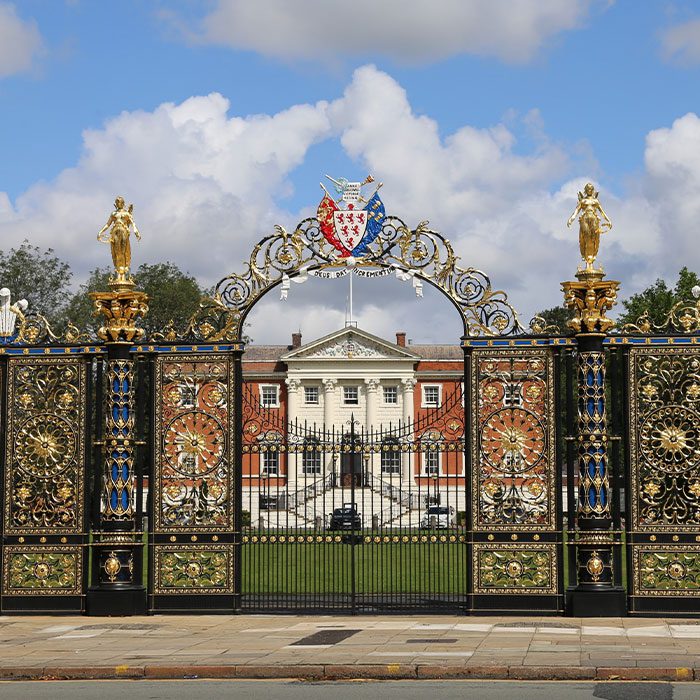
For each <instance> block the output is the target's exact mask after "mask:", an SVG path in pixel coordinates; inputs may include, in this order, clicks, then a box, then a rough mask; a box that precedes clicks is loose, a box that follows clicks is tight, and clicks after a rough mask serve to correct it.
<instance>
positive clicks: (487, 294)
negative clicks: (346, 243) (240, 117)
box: [154, 216, 524, 342]
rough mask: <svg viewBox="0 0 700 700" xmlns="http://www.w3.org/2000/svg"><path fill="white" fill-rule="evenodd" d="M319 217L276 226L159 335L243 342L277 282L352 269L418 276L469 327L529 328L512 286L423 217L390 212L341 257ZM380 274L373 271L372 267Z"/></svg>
mask: <svg viewBox="0 0 700 700" xmlns="http://www.w3.org/2000/svg"><path fill="white" fill-rule="evenodd" d="M322 229H323V224H322V223H321V222H320V221H319V219H318V218H316V217H310V218H307V219H304V220H303V221H301V222H300V223H299V224H298V225H297V226H296V228H295V229H294V231H293V232H292V233H288V232H287V231H286V230H285V229H284V228H283V227H282V226H279V225H276V226H275V233H273V234H271V235H268V236H265V237H264V238H262V239H261V240H260V241H259V243H258V244H257V245H256V246H255V248H254V249H253V251H252V253H251V255H250V258H249V259H248V261H247V262H246V263H244V265H245V268H244V270H243V272H241V273H232V274H230V275H228V276H226V277H224V278H223V279H222V280H221V281H220V282H219V283H218V284H217V285H216V289H215V294H214V296H213V298H210V299H205V300H203V302H202V304H201V307H200V309H199V311H198V312H197V314H195V316H194V317H193V318H192V319H191V321H190V323H189V325H188V327H187V328H186V329H185V330H184V332H178V330H177V329H175V328H174V327H172V326H171V327H168V328H166V329H164V330H163V332H161V333H159V334H157V337H155V338H154V340H176V339H181V338H182V339H186V340H195V341H198V342H202V341H208V342H211V341H219V342H221V341H223V342H240V341H241V340H242V338H243V331H242V329H243V323H244V321H245V319H246V317H247V315H248V314H249V313H250V311H251V310H252V308H253V307H254V306H255V304H256V303H257V302H258V301H260V300H261V299H262V298H263V297H264V296H265V295H266V294H267V293H268V292H270V291H271V290H272V289H274V288H275V287H277V286H278V285H283V286H286V285H288V284H289V282H290V280H292V279H295V278H297V279H298V278H300V277H302V278H304V277H306V276H307V275H316V276H320V277H339V276H343V275H345V274H348V273H352V272H353V271H355V270H357V271H363V272H365V275H366V276H369V277H371V276H375V275H376V276H383V275H389V274H392V273H394V272H395V273H396V275H397V277H399V278H400V279H404V280H408V279H412V278H415V279H417V280H420V281H424V282H426V283H428V284H430V285H431V286H433V287H435V288H436V289H437V290H438V291H439V292H441V293H442V294H443V295H444V296H445V297H447V299H449V301H450V302H451V303H452V305H453V306H454V307H455V308H456V309H457V311H458V313H459V315H460V318H461V319H462V324H463V334H464V335H469V336H472V337H484V336H485V337H493V336H504V335H513V334H517V333H521V332H523V330H524V329H523V327H522V325H521V323H520V319H519V317H518V314H517V312H516V310H515V309H514V308H513V306H512V305H511V304H510V303H509V301H508V297H507V295H506V293H505V292H504V291H502V290H495V289H493V288H492V286H491V280H490V279H489V277H488V276H487V275H486V274H485V273H483V272H482V271H480V270H477V269H476V268H474V267H467V268H462V267H460V266H459V265H458V262H459V256H457V255H456V254H455V251H454V248H453V246H452V244H451V243H450V241H449V240H448V239H447V238H445V237H444V236H443V235H442V234H441V233H438V232H437V231H433V230H432V229H430V228H428V222H427V221H421V222H420V223H419V224H418V225H417V226H416V227H415V228H414V229H410V228H409V227H408V226H407V225H406V224H405V223H404V222H403V221H402V220H401V219H399V218H398V217H395V216H386V217H384V218H383V220H382V226H381V228H380V229H379V231H378V234H377V235H376V237H375V238H374V239H373V240H372V242H371V243H368V244H367V245H365V246H363V248H364V250H363V253H362V255H361V256H359V257H353V256H352V255H347V256H342V255H341V254H339V252H338V250H337V248H336V247H334V245H332V244H331V243H330V242H329V240H328V239H327V238H326V237H325V236H324V233H323V230H322ZM373 273H374V274H373Z"/></svg>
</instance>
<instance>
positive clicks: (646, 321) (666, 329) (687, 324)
mask: <svg viewBox="0 0 700 700" xmlns="http://www.w3.org/2000/svg"><path fill="white" fill-rule="evenodd" d="M620 332H621V333H623V334H635V333H637V334H641V335H652V334H663V333H681V334H687V335H690V334H693V333H698V332H700V299H698V301H696V302H694V303H693V302H690V301H679V302H678V303H677V304H675V305H674V306H673V308H672V309H671V310H670V311H669V312H668V314H666V317H665V318H664V319H663V320H662V321H661V322H660V323H654V321H653V320H652V319H651V317H650V316H649V312H648V311H645V312H644V313H643V314H642V315H641V316H640V317H639V318H638V319H637V320H636V321H635V322H634V323H626V324H625V325H624V326H623V327H622V328H621V329H620Z"/></svg>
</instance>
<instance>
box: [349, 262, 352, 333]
mask: <svg viewBox="0 0 700 700" xmlns="http://www.w3.org/2000/svg"><path fill="white" fill-rule="evenodd" d="M349 276H350V325H352V278H353V271H352V270H350V275H349Z"/></svg>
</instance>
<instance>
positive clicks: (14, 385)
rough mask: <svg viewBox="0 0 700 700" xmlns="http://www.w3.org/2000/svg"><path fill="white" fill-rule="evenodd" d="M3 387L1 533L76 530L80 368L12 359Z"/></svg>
mask: <svg viewBox="0 0 700 700" xmlns="http://www.w3.org/2000/svg"><path fill="white" fill-rule="evenodd" d="M8 383H9V395H8V408H9V411H8V430H7V452H6V454H7V455H8V464H7V468H6V472H5V512H4V518H5V532H6V533H13V534H25V533H28V534H33V533H36V534H40V533H47V532H67V533H70V532H80V531H81V528H82V512H83V496H82V494H83V489H84V477H85V474H84V469H85V466H84V453H85V438H84V435H83V422H84V420H85V418H84V410H85V386H84V383H85V377H84V368H83V366H82V364H81V363H80V362H79V361H76V360H57V359H53V358H41V359H39V358H36V359H34V358H33V359H31V360H24V359H18V360H12V361H11V363H10V373H9V382H8Z"/></svg>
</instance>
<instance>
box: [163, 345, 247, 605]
mask: <svg viewBox="0 0 700 700" xmlns="http://www.w3.org/2000/svg"><path fill="white" fill-rule="evenodd" d="M154 383H155V434H156V440H155V445H156V450H155V455H154V473H153V483H152V489H153V493H152V496H151V512H152V522H153V526H152V533H151V551H152V561H151V577H150V579H151V585H150V605H151V609H152V610H154V611H186V610H201V609H206V610H208V611H212V612H222V611H226V610H228V611H233V608H234V597H233V596H234V593H235V592H236V591H235V584H234V556H235V553H234V550H235V547H234V504H235V494H234V488H233V471H232V465H233V459H232V440H231V436H232V421H233V401H232V390H233V378H232V364H231V361H230V359H229V358H228V356H226V355H223V354H221V353H219V354H218V355H209V354H201V355H184V354H182V355H175V354H173V355H162V356H159V357H158V358H157V359H156V367H155V381H154Z"/></svg>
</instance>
